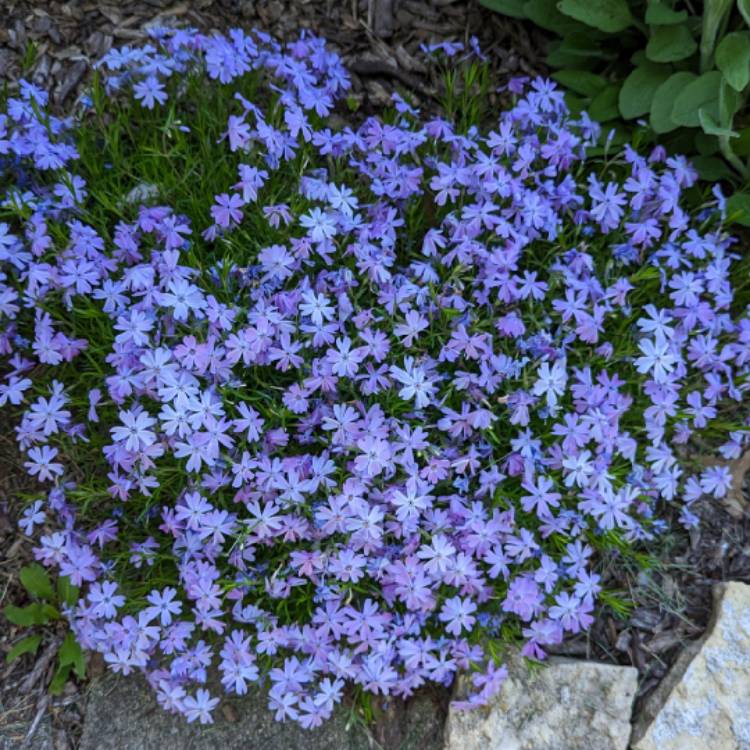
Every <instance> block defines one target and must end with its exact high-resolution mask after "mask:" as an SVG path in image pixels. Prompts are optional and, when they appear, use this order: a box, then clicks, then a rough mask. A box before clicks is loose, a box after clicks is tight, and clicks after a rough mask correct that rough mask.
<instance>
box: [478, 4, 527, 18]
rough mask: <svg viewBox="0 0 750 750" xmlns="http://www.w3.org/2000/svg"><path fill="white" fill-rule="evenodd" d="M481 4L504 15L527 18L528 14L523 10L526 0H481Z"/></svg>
mask: <svg viewBox="0 0 750 750" xmlns="http://www.w3.org/2000/svg"><path fill="white" fill-rule="evenodd" d="M479 4H480V5H484V7H485V8H489V9H490V10H493V11H495V13H502V14H503V15H504V16H511V17H512V18H526V14H525V13H524V12H523V6H524V5H525V4H526V0H479Z"/></svg>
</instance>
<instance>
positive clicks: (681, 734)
mask: <svg viewBox="0 0 750 750" xmlns="http://www.w3.org/2000/svg"><path fill="white" fill-rule="evenodd" d="M713 593H714V614H713V618H712V621H711V623H710V625H709V628H708V630H707V632H706V635H705V636H704V637H703V638H702V639H701V640H700V641H697V642H696V643H694V644H692V645H691V646H689V647H688V648H687V649H686V650H685V651H684V652H683V653H682V654H681V656H680V658H679V659H678V660H677V662H676V663H675V664H674V666H673V667H672V669H671V670H670V671H669V673H668V674H667V676H666V677H665V678H664V679H663V680H662V682H661V684H660V685H659V687H658V688H657V689H656V690H655V691H654V693H653V694H652V695H651V697H650V698H649V699H648V701H647V703H646V706H645V707H644V710H643V712H642V714H641V716H640V717H639V718H638V720H637V722H636V725H635V727H634V731H633V740H634V744H633V747H634V748H635V750H707V749H708V748H710V750H750V586H748V585H746V584H744V583H739V582H730V583H722V584H718V585H716V586H715V587H714V592H713Z"/></svg>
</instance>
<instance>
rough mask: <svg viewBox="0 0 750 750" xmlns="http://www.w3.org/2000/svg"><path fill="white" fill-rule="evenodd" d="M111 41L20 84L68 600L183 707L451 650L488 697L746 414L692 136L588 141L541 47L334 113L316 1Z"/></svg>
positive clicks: (23, 281) (683, 502)
mask: <svg viewBox="0 0 750 750" xmlns="http://www.w3.org/2000/svg"><path fill="white" fill-rule="evenodd" d="M431 52H432V54H434V55H436V56H443V57H446V56H447V57H448V58H451V59H452V62H451V66H452V67H454V68H456V67H460V65H462V64H464V65H468V66H474V65H476V64H477V63H476V61H474V60H473V56H474V55H475V52H473V51H468V52H467V51H466V50H464V49H463V48H462V46H461V45H453V44H442V45H438V46H437V47H435V48H433V49H431ZM469 70H471V71H473V72H471V73H470V75H471V76H476V68H471V67H470V68H469ZM100 73H101V77H100V78H99V79H98V80H97V81H95V83H94V87H93V90H92V93H91V99H90V101H88V102H86V103H85V107H84V109H83V111H81V112H80V113H78V114H77V116H76V117H71V118H68V119H59V118H57V117H54V116H52V115H50V114H49V113H48V111H47V109H46V95H45V93H44V92H43V91H40V90H39V89H37V88H36V87H34V86H33V85H31V84H29V83H27V82H21V84H20V88H19V91H18V93H17V94H14V95H12V96H10V97H9V98H8V99H7V103H6V107H5V114H3V115H2V116H0V156H1V157H2V159H3V161H2V165H3V171H2V190H3V199H2V204H1V207H0V221H1V222H2V223H0V262H2V269H3V276H2V278H1V279H0V314H1V315H2V327H1V332H0V352H2V357H3V364H4V368H5V376H4V380H3V382H2V385H0V406H2V407H3V408H4V409H5V410H6V411H9V412H11V413H12V414H13V415H15V417H16V418H17V426H16V437H17V440H18V443H19V446H20V447H21V449H22V450H23V452H24V453H25V456H26V464H25V465H26V467H27V469H28V471H29V472H30V473H31V474H32V475H34V476H36V477H37V478H38V479H39V481H40V482H42V483H45V484H46V485H47V486H48V487H49V489H48V491H47V492H45V493H44V494H43V495H41V494H40V495H38V496H35V497H31V498H29V504H28V507H27V508H26V510H25V512H24V517H23V519H22V522H21V526H22V530H23V531H24V532H25V533H26V534H28V535H29V536H34V537H35V539H36V542H35V544H36V546H35V548H34V549H35V556H36V558H37V560H38V561H39V562H40V563H41V564H42V565H44V566H45V567H46V568H48V569H50V570H51V571H54V572H55V573H56V574H57V575H58V576H61V577H62V578H63V579H65V580H66V581H67V583H68V584H69V585H70V586H75V587H79V589H80V590H79V598H78V600H77V602H76V604H74V605H64V606H63V607H62V609H63V611H64V613H65V616H66V617H67V618H68V620H69V621H70V625H71V628H72V631H73V633H74V634H75V636H76V638H77V640H78V642H79V643H80V644H81V646H83V648H84V649H86V650H89V651H98V652H100V653H101V654H103V656H104V660H105V661H106V662H107V663H108V664H109V666H110V667H111V668H112V669H113V670H115V671H116V672H121V673H123V674H129V673H131V672H133V671H137V670H141V671H143V672H144V673H145V674H146V676H147V678H148V680H149V682H150V683H151V684H152V686H153V688H154V690H155V692H156V695H157V698H158V701H159V703H160V704H161V705H162V706H163V707H164V708H165V709H167V710H170V711H178V712H180V713H182V714H184V715H185V716H186V717H187V720H188V721H200V722H210V721H212V712H213V710H214V709H215V707H216V705H217V704H218V701H219V699H220V697H219V695H218V694H217V693H216V691H214V690H209V688H208V687H207V684H208V683H209V681H210V678H211V677H212V676H217V677H218V678H219V679H220V681H221V684H222V685H223V688H224V689H225V690H226V691H227V692H229V693H239V694H243V693H245V692H246V691H247V690H249V689H252V686H253V685H254V684H256V683H257V684H259V685H260V686H261V687H262V689H265V690H267V693H268V701H269V707H270V709H271V710H272V711H273V712H274V713H275V715H276V717H277V718H278V719H279V720H285V719H291V720H294V721H297V722H299V723H300V724H302V725H303V726H305V727H315V726H317V725H319V724H320V723H321V722H322V721H324V720H325V719H326V718H327V717H329V716H330V715H331V713H332V711H333V709H334V707H335V705H336V704H337V703H338V702H340V701H341V699H342V695H343V692H344V690H345V689H347V688H349V689H351V690H352V691H353V692H354V694H355V697H356V698H357V699H359V701H360V702H361V705H365V706H366V705H367V700H368V696H371V695H393V696H408V695H410V694H411V693H412V692H413V691H414V690H415V689H417V688H418V687H419V686H421V685H423V684H424V683H426V682H430V681H431V682H437V683H441V684H449V683H450V682H451V681H452V679H453V677H454V675H455V674H456V672H457V671H458V670H460V669H472V670H473V674H474V677H473V681H474V685H475V687H476V690H475V692H474V694H473V695H471V696H470V697H469V698H468V699H467V700H465V701H462V702H461V703H460V705H459V707H461V708H470V707H472V706H476V705H480V704H482V703H485V702H486V701H487V700H488V699H489V698H490V697H491V696H492V695H493V694H494V693H495V692H496V691H497V690H498V688H499V687H500V685H501V684H502V681H503V679H504V677H505V670H504V669H503V667H502V656H503V650H504V648H506V647H507V646H508V645H509V644H513V643H518V644H519V645H522V648H523V652H524V653H525V654H526V655H527V656H529V657H531V658H534V659H543V658H544V655H545V647H547V646H550V645H552V644H558V643H559V642H560V641H561V640H562V638H563V637H564V635H565V634H566V633H578V632H581V631H582V630H585V629H586V628H587V627H588V626H589V625H590V623H591V622H592V618H593V616H594V613H595V609H596V607H604V606H606V607H611V608H613V609H615V610H616V611H622V609H623V607H625V606H626V602H624V601H623V599H622V597H620V596H619V595H618V592H613V591H609V590H607V588H606V580H604V579H603V577H602V573H601V570H600V565H601V561H602V560H604V561H609V562H611V561H612V560H615V561H616V560H617V559H624V558H628V559H629V560H631V561H635V562H636V563H637V564H646V563H647V559H646V558H645V557H644V556H643V555H642V549H643V548H644V545H645V544H646V543H647V542H648V541H649V540H650V539H652V538H653V537H654V536H655V535H658V534H659V533H660V532H661V531H662V530H663V529H664V528H665V521H664V517H665V511H666V510H667V509H671V508H672V507H673V506H674V507H677V508H678V509H679V514H680V517H681V520H682V522H683V523H684V524H686V525H688V526H690V525H692V524H694V523H696V518H695V516H694V514H693V513H692V512H691V505H692V503H694V502H695V501H696V500H698V499H699V498H701V497H704V496H706V495H709V496H713V497H715V498H717V500H718V499H720V498H722V497H723V496H724V495H725V494H726V493H727V492H728V490H729V486H730V483H731V475H730V472H729V470H728V469H727V468H726V467H725V466H723V465H722V464H720V463H717V464H714V465H709V466H706V464H705V462H703V463H701V462H699V461H697V460H696V458H695V452H696V449H697V450H700V451H701V452H702V453H706V452H707V451H709V450H716V451H718V455H719V456H720V457H723V458H724V459H732V458H735V457H737V456H738V455H740V454H741V453H742V452H743V450H744V447H745V445H746V442H747V440H746V428H745V420H744V418H743V415H742V413H741V410H740V409H739V408H738V404H739V403H740V402H741V401H742V398H743V394H744V392H745V390H746V383H747V376H748V363H749V362H750V319H749V318H748V315H747V303H748V298H747V282H746V275H747V262H746V261H744V260H742V259H741V258H739V257H738V255H737V254H736V253H735V252H734V251H733V240H732V238H731V237H730V236H729V235H728V234H727V233H726V231H725V230H724V228H723V220H724V206H725V202H724V198H723V196H722V195H721V192H720V191H719V190H718V189H715V190H714V191H713V192H712V193H710V194H708V195H707V196H705V200H704V202H703V204H702V205H701V206H700V208H699V209H697V210H692V211H691V212H690V213H688V212H686V210H684V208H683V194H684V193H685V191H687V190H695V189H696V188H695V185H694V183H695V181H696V174H695V172H694V170H693V169H692V167H691V166H690V164H689V163H688V162H687V161H686V160H685V159H683V158H680V157H667V156H666V154H665V152H664V150H663V149H661V148H657V149H655V150H653V151H652V152H651V153H650V154H648V155H640V154H638V153H636V152H635V151H634V150H633V149H631V148H626V149H625V150H624V151H623V152H622V153H612V154H608V155H607V157H606V159H605V160H602V159H592V160H587V158H586V151H587V148H588V147H590V146H592V145H593V144H595V143H597V142H598V137H599V126H598V125H597V124H596V123H594V122H592V121H591V120H590V119H589V118H588V116H587V115H585V114H582V115H578V116H575V117H572V116H570V115H569V113H568V111H567V109H566V105H565V103H564V97H563V94H562V93H561V92H560V91H559V90H558V89H557V88H556V87H555V85H554V84H553V83H552V82H549V81H545V80H534V81H523V80H516V81H512V82H511V84H510V94H511V95H512V96H513V99H514V104H513V106H512V108H510V109H509V110H508V111H505V112H502V113H500V114H499V117H497V119H496V122H495V123H494V125H493V127H492V128H490V129H489V130H488V131H487V132H485V131H484V130H483V129H482V128H479V127H477V126H476V125H475V124H473V123H471V122H468V123H464V125H457V124H455V123H452V122H449V121H447V120H445V119H441V118H437V117H433V118H429V119H427V118H423V117H422V116H421V115H420V113H419V112H417V111H415V110H414V109H413V108H412V107H411V106H410V105H409V104H408V103H407V102H406V101H405V100H403V99H401V98H399V97H396V99H395V101H394V111H393V113H392V115H390V116H389V117H388V118H386V120H385V121H384V120H381V119H377V118H374V117H370V118H367V119H366V120H365V121H364V122H362V123H361V124H359V125H358V126H356V127H355V126H338V127H337V126H335V125H334V123H335V122H336V119H335V118H333V117H332V116H331V115H332V113H333V111H334V107H335V106H336V102H337V101H338V102H342V101H345V98H346V92H347V89H348V86H349V79H348V76H347V73H346V71H345V70H344V69H343V67H342V65H341V63H340V60H339V59H338V57H337V56H336V55H335V54H333V53H332V52H331V51H329V50H327V49H326V47H325V44H324V42H323V41H322V40H320V39H316V38H313V37H310V36H306V35H302V36H301V37H300V38H299V40H297V41H296V42H294V43H291V44H288V45H283V46H282V45H279V44H278V43H276V42H275V41H274V40H273V39H271V38H270V37H268V36H267V35H265V34H263V33H260V32H252V33H245V32H242V31H239V30H237V31H232V32H231V33H230V34H229V35H228V36H226V37H225V36H219V35H216V36H205V35H202V34H199V33H197V32H194V31H191V30H180V31H174V30H156V31H153V32H152V40H151V42H150V43H149V44H148V45H146V46H143V47H133V48H129V47H126V48H123V49H119V50H115V51H113V52H111V53H109V54H108V55H107V56H106V58H105V59H104V60H103V61H102V64H101V66H100ZM692 205H695V201H693V203H692Z"/></svg>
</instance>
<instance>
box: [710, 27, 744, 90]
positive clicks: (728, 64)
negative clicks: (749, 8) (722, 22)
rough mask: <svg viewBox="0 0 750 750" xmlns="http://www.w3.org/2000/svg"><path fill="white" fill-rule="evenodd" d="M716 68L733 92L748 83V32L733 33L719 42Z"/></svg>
mask: <svg viewBox="0 0 750 750" xmlns="http://www.w3.org/2000/svg"><path fill="white" fill-rule="evenodd" d="M716 67H717V68H718V69H719V70H720V71H721V72H722V73H723V74H724V78H725V79H726V80H727V83H729V85H730V86H731V87H732V88H733V89H734V90H735V91H742V89H744V88H745V86H747V84H748V83H750V31H733V32H732V33H731V34H727V35H726V36H725V37H724V38H723V39H722V40H721V41H720V42H719V46H718V47H717V48H716Z"/></svg>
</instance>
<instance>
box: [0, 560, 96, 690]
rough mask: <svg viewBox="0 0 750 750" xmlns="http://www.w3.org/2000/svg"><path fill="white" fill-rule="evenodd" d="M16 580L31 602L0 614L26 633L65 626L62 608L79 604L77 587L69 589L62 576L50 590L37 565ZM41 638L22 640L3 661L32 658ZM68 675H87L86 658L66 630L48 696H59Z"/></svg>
mask: <svg viewBox="0 0 750 750" xmlns="http://www.w3.org/2000/svg"><path fill="white" fill-rule="evenodd" d="M19 579H20V581H21V584H22V585H23V587H24V588H25V589H26V591H27V592H28V594H29V596H30V597H31V599H32V602H31V603H30V604H27V605H26V606H25V607H17V606H15V605H13V604H10V605H8V606H6V607H5V608H4V610H3V614H4V615H5V617H6V619H7V620H8V621H9V622H11V623H13V624H14V625H18V626H19V627H22V628H28V629H37V628H44V627H49V626H51V625H55V624H57V623H60V624H62V623H65V619H64V618H63V616H62V611H61V610H62V609H63V607H65V606H73V605H74V604H75V603H76V602H77V601H78V587H77V586H73V585H71V583H70V581H69V579H68V578H67V577H64V576H63V577H61V578H59V579H58V581H57V586H53V584H52V581H51V579H50V577H49V574H48V573H47V571H46V570H45V569H44V568H43V567H42V566H41V565H39V564H38V563H32V564H31V565H27V566H26V567H24V568H22V569H21V572H20V574H19ZM43 638H44V633H43V632H38V631H37V632H32V633H30V634H29V635H26V636H24V637H23V638H22V639H21V640H20V641H18V642H17V643H16V644H15V645H14V646H13V648H11V650H10V651H9V652H8V653H7V655H6V657H5V661H6V662H8V663H10V662H12V661H13V660H14V659H17V658H18V657H19V656H21V655H23V654H35V653H36V652H37V651H38V650H39V646H40V645H41V643H42V640H43ZM71 672H74V673H75V675H76V676H77V677H79V678H83V677H84V676H85V674H86V657H85V655H84V653H83V650H82V649H81V647H80V645H79V644H78V642H77V641H76V639H75V636H74V635H73V633H72V632H70V631H69V630H68V631H67V632H66V633H65V636H64V637H63V639H62V641H61V643H60V646H59V648H58V651H57V669H56V670H55V674H54V675H53V676H52V680H51V681H50V684H49V691H50V693H52V694H58V693H60V692H62V689H63V687H64V686H65V683H66V682H67V680H68V677H70V673H71Z"/></svg>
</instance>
